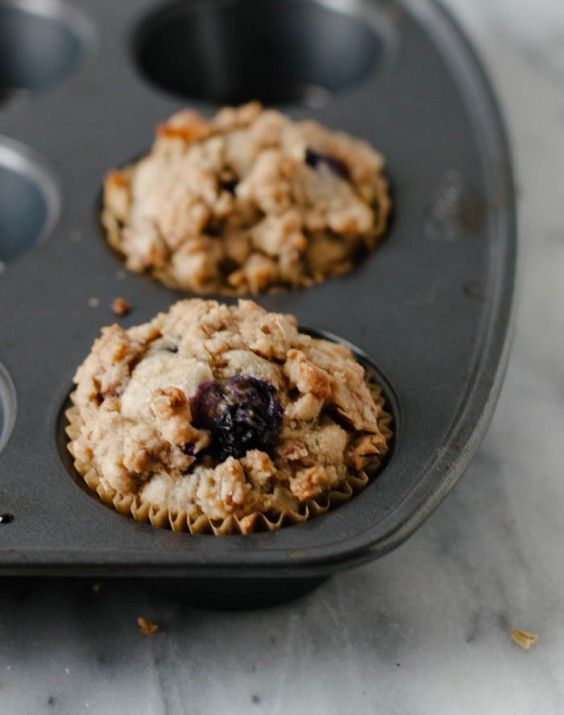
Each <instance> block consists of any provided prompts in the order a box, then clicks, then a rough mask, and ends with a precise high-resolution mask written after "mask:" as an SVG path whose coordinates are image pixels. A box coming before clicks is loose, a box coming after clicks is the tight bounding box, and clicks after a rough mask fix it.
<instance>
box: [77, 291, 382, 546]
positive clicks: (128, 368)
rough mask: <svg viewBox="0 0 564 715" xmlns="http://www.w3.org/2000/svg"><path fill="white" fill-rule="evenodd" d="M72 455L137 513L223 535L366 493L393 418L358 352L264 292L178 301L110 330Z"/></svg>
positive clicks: (105, 496) (98, 354)
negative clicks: (262, 301)
mask: <svg viewBox="0 0 564 715" xmlns="http://www.w3.org/2000/svg"><path fill="white" fill-rule="evenodd" d="M75 381H76V385H77V387H76V390H75V391H74V392H73V394H72V396H71V400H72V402H73V407H72V408H71V409H70V410H69V411H68V419H69V426H68V430H67V431H68V434H69V437H70V443H69V445H68V447H69V451H70V452H71V454H72V455H73V457H74V463H75V467H76V469H77V471H78V472H79V473H80V474H81V475H82V477H83V478H84V480H85V481H86V483H87V485H88V486H89V487H90V488H91V489H93V490H94V491H96V493H97V494H98V495H99V496H100V498H101V499H102V500H103V501H105V502H107V503H109V504H111V505H113V506H114V507H115V508H116V509H117V510H118V511H120V512H124V513H129V514H131V515H132V516H133V517H134V518H135V519H137V520H138V521H147V522H149V523H151V524H153V525H154V526H165V527H169V528H172V529H173V530H175V531H190V532H191V533H202V532H205V533H208V532H210V531H211V532H213V533H216V534H228V533H249V532H252V531H256V530H266V529H275V528H277V527H280V526H282V525H284V524H286V523H297V522H302V521H305V520H306V519H308V518H309V517H310V516H315V515H317V514H321V513H324V512H325V511H327V509H328V508H330V507H331V506H335V505H337V504H340V503H342V502H344V501H347V500H348V499H349V498H350V497H351V496H353V495H354V494H355V493H356V492H358V491H360V490H361V489H362V488H363V487H364V486H366V484H367V483H368V480H369V478H370V477H371V476H373V475H374V474H375V473H376V472H377V470H378V468H379V467H380V465H381V463H382V459H383V458H384V457H385V455H386V454H387V452H388V450H389V446H390V440H391V437H392V430H391V421H392V417H391V414H389V413H388V412H387V410H386V408H385V405H384V397H383V395H382V392H381V388H380V387H379V386H378V385H376V384H374V383H370V381H369V376H367V374H366V372H365V370H364V368H363V367H362V366H361V365H360V364H359V363H358V362H356V360H355V359H354V357H353V355H352V353H351V351H350V350H349V348H348V347H345V346H343V345H340V344H337V343H332V342H329V341H328V340H320V339H315V338H313V337H311V336H310V335H307V334H304V333H300V332H299V331H298V329H297V326H296V321H295V319H294V318H293V317H292V316H288V315H281V314H277V313H269V312H267V311H265V310H264V309H262V308H260V307H259V306H258V305H257V304H256V303H253V302H252V301H248V300H246V301H242V300H240V301H239V304H238V305H237V306H232V307H230V306H227V305H223V304H220V303H217V302H215V301H204V300H200V299H192V300H185V301H179V302H177V303H176V304H174V305H173V306H172V307H171V308H170V310H169V311H168V312H167V313H161V314H159V315H158V316H157V317H155V318H154V319H153V320H151V321H150V322H148V323H145V324H143V325H139V326H136V327H133V328H129V329H128V330H124V329H123V328H121V327H120V326H118V325H112V326H110V327H107V328H104V329H103V330H102V335H101V337H100V338H99V339H98V340H96V342H95V343H94V346H93V348H92V351H91V353H90V355H89V356H88V357H87V358H86V360H85V361H84V363H83V364H82V365H81V366H80V367H79V369H78V370H77V373H76V376H75Z"/></svg>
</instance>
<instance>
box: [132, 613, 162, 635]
mask: <svg viewBox="0 0 564 715" xmlns="http://www.w3.org/2000/svg"><path fill="white" fill-rule="evenodd" d="M137 625H138V626H139V630H140V631H141V633H147V634H150V633H156V632H157V631H158V630H159V626H158V625H157V624H156V623H151V621H148V620H147V619H146V618H144V617H143V616H138V618H137Z"/></svg>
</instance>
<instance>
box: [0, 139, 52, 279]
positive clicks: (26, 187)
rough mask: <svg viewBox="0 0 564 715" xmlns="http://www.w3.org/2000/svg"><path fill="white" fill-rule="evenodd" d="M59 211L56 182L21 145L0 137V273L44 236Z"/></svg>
mask: <svg viewBox="0 0 564 715" xmlns="http://www.w3.org/2000/svg"><path fill="white" fill-rule="evenodd" d="M59 211H60V199H59V192H58V188H57V182H56V180H55V178H54V176H53V175H52V174H51V172H50V170H49V169H48V168H47V167H46V166H45V165H44V164H43V162H42V161H41V159H39V158H38V157H37V156H35V155H34V153H33V152H32V151H31V150H29V149H28V148H27V147H25V146H24V145H22V144H19V143H17V142H14V141H12V140H10V139H6V138H1V139H0V272H1V271H2V269H3V268H4V267H5V265H6V264H7V263H10V262H11V261H13V260H15V259H17V258H19V257H20V256H21V255H22V254H24V253H25V252H26V251H28V250H29V249H31V248H32V247H33V246H34V245H35V244H36V243H38V242H40V241H42V240H44V239H45V238H47V237H48V236H49V235H50V233H51V231H52V229H53V227H54V225H55V223H56V221H57V219H58V216H59Z"/></svg>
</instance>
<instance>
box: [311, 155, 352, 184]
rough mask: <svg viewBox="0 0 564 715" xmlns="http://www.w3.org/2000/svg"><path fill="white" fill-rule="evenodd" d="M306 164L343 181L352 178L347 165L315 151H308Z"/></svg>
mask: <svg viewBox="0 0 564 715" xmlns="http://www.w3.org/2000/svg"><path fill="white" fill-rule="evenodd" d="M305 163H306V164H307V165H308V166H311V168H312V169H315V170H316V171H319V170H325V171H328V172H329V173H331V174H334V175H335V176H339V177H340V178H341V179H348V178H349V177H350V174H349V169H348V167H347V166H346V164H344V163H343V162H342V161H340V160H339V159H335V157H334V156H329V154H319V153H318V152H316V151H314V150H313V149H306V152H305Z"/></svg>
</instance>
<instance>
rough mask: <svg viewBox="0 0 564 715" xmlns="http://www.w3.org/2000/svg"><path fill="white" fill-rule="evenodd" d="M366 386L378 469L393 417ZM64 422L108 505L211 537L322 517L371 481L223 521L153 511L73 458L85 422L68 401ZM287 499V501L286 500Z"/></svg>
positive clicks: (88, 479) (347, 483) (350, 480)
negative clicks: (373, 409) (375, 411)
mask: <svg viewBox="0 0 564 715" xmlns="http://www.w3.org/2000/svg"><path fill="white" fill-rule="evenodd" d="M368 386H369V389H370V392H371V393H372V396H373V398H374V402H375V403H376V405H378V406H379V407H381V409H382V412H381V415H380V417H379V418H378V426H379V428H380V431H381V433H382V435H383V437H384V439H385V441H386V451H385V453H384V454H382V455H380V457H379V458H377V459H374V460H373V461H372V465H373V469H374V471H377V470H378V469H379V468H380V466H381V462H382V459H384V458H385V456H386V454H387V453H388V451H389V448H390V444H391V440H392V437H393V431H392V423H393V417H392V414H391V413H390V412H388V411H387V410H386V409H385V406H386V404H385V403H386V401H385V398H384V394H383V392H382V388H381V387H380V386H379V385H378V384H377V383H375V382H372V381H369V385H368ZM70 400H71V402H73V403H74V393H72V394H71V395H70ZM65 416H66V418H67V421H68V424H67V427H66V429H65V431H66V434H67V436H68V437H69V442H68V443H67V449H68V450H69V452H70V454H71V455H72V457H73V459H74V467H75V469H76V471H77V472H78V474H79V475H80V476H81V477H82V479H83V480H84V482H85V483H86V485H87V486H88V488H89V489H90V490H91V491H93V492H95V493H96V494H97V495H98V497H99V498H100V499H101V500H102V502H104V503H105V504H107V505H108V506H111V507H113V508H114V509H115V510H116V511H118V512H120V513H121V514H125V515H128V516H132V517H133V518H134V519H135V520H136V521H138V522H141V523H145V524H150V525H151V526H156V527H160V528H168V529H171V530H172V531H176V532H179V533H182V532H184V533H190V534H192V535H195V534H214V535H216V536H226V535H229V534H251V533H255V532H264V531H275V530H276V529H280V528H282V527H284V526H290V525H292V524H301V523H303V522H305V521H308V520H309V519H310V518H312V517H316V516H321V515H322V514H325V513H327V512H328V511H329V510H330V509H334V508H335V507H337V506H340V505H341V504H344V503H346V502H347V501H349V500H350V499H351V498H352V497H353V496H355V495H356V494H357V493H358V492H360V491H361V490H362V489H364V487H366V485H367V484H368V483H369V481H370V477H369V476H368V474H366V473H365V472H360V473H359V474H355V475H353V474H348V475H347V477H346V478H345V479H344V481H343V482H342V483H341V484H339V486H338V487H337V488H335V489H332V490H331V491H329V492H326V493H324V494H322V495H319V496H318V497H316V498H315V499H308V500H307V501H305V502H303V503H302V504H300V509H299V510H298V511H296V510H295V509H292V508H288V509H281V510H280V512H279V513H276V514H271V513H263V512H255V513H252V514H247V515H246V516H244V517H241V518H239V517H236V516H234V515H230V516H228V517H226V518H225V519H210V518H209V517H207V516H206V515H205V514H200V515H198V516H197V517H195V518H194V517H191V516H190V515H189V514H188V513H187V512H186V510H180V511H173V510H172V509H169V508H164V507H163V508H161V509H156V508H155V507H154V506H153V505H150V504H148V503H147V502H144V501H143V499H142V497H141V495H140V494H121V493H120V492H118V491H117V490H116V489H114V488H113V487H108V486H107V485H105V484H104V483H103V481H102V477H101V474H100V473H99V472H98V470H97V468H96V466H95V465H94V464H93V463H92V462H85V461H83V460H80V459H77V458H76V457H75V454H74V449H73V445H74V441H75V440H76V438H77V437H78V436H79V434H80V431H81V429H82V426H83V424H84V422H83V420H82V418H81V416H80V412H79V409H78V407H77V406H76V405H74V404H73V405H72V406H71V407H70V408H69V409H68V410H67V411H66V412H65ZM288 501H290V500H288Z"/></svg>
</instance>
